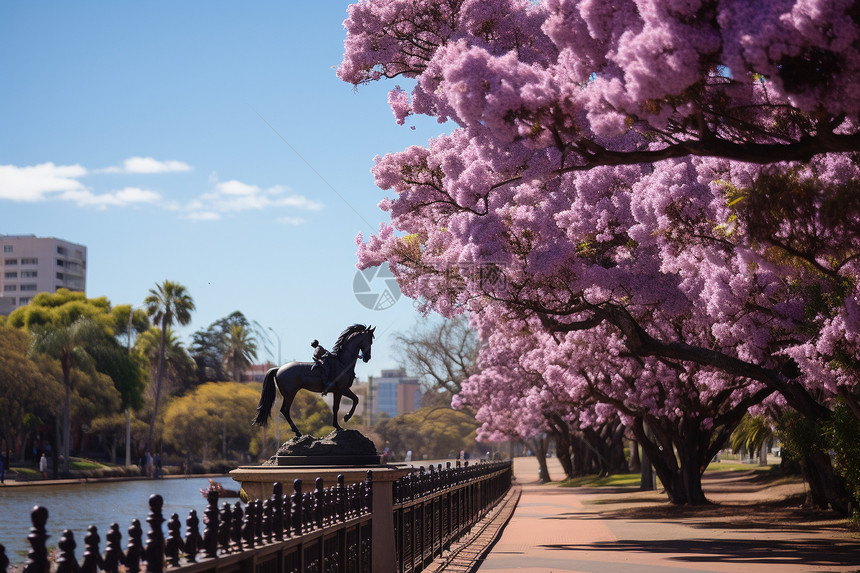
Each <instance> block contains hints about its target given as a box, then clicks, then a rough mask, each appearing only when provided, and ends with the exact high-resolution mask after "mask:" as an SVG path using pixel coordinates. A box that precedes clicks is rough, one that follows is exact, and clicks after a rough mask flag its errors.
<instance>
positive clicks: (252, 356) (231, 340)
mask: <svg viewBox="0 0 860 573" xmlns="http://www.w3.org/2000/svg"><path fill="white" fill-rule="evenodd" d="M256 359H257V340H256V339H255V338H254V335H253V334H251V332H250V331H249V330H248V329H247V328H245V327H244V326H242V325H241V324H231V325H230V331H229V332H228V333H227V351H226V352H225V353H224V361H225V362H226V363H227V364H228V365H229V367H230V370H231V372H232V374H233V380H235V381H236V382H241V380H240V377H241V373H242V369H243V368H246V367H247V366H248V365H250V364H251V362H252V361H253V360H256Z"/></svg>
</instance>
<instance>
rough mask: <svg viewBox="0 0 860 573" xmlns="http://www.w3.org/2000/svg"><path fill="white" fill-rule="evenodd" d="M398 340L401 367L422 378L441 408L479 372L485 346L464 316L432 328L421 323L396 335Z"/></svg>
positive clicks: (396, 342) (450, 319)
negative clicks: (482, 345)
mask: <svg viewBox="0 0 860 573" xmlns="http://www.w3.org/2000/svg"><path fill="white" fill-rule="evenodd" d="M394 340H395V345H396V350H397V354H398V357H399V359H400V361H401V363H403V364H404V365H405V367H406V370H407V371H408V372H410V373H412V374H414V375H417V376H419V377H420V378H421V381H422V382H423V384H424V385H425V386H426V387H427V388H428V389H429V390H430V392H429V395H431V396H433V397H434V398H435V399H438V401H439V402H440V404H439V405H450V404H451V398H452V397H453V396H454V395H455V394H457V393H458V392H460V385H461V384H462V383H463V381H464V380H465V379H466V378H468V377H469V376H471V375H472V374H474V373H475V372H476V370H477V369H476V364H475V363H476V361H477V359H478V350H479V348H480V346H481V342H480V339H479V338H478V335H477V333H476V332H475V331H474V330H472V329H471V328H470V327H469V320H468V318H467V317H466V316H464V315H457V316H454V317H452V318H449V319H445V320H442V321H439V322H437V323H436V324H432V325H422V323H419V325H417V326H416V328H415V329H413V330H412V331H411V332H408V333H403V334H398V335H396V336H395V337H394ZM446 403H447V404H446Z"/></svg>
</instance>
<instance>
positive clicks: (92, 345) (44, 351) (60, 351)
mask: <svg viewBox="0 0 860 573" xmlns="http://www.w3.org/2000/svg"><path fill="white" fill-rule="evenodd" d="M9 323H10V324H12V325H13V326H17V327H23V328H27V329H28V330H29V331H30V333H31V336H32V340H31V348H30V352H31V355H33V356H40V357H44V358H47V359H51V360H58V361H59V364H60V370H61V372H62V381H63V385H64V394H65V396H64V400H63V409H62V418H61V423H60V424H59V425H58V428H59V429H60V431H61V434H60V439H61V448H60V449H61V453H62V455H63V471H68V468H69V447H70V439H71V417H72V412H71V406H72V395H73V392H74V389H75V385H76V381H77V380H78V377H77V376H76V375H74V371H75V370H82V371H84V372H86V373H87V375H89V376H94V375H95V372H96V371H99V372H103V373H104V374H107V375H108V376H117V373H118V372H119V371H120V370H124V371H125V372H126V373H129V375H131V373H133V370H134V368H135V366H134V364H133V363H131V362H129V360H130V359H129V357H128V355H127V353H126V352H125V350H124V349H122V347H120V346H119V344H118V342H117V340H116V339H115V338H114V336H113V332H114V331H113V328H114V326H115V324H114V318H113V315H112V314H111V306H110V302H109V301H108V300H107V299H106V298H104V297H100V298H94V299H88V298H86V296H85V295H84V294H83V293H78V292H71V291H68V290H66V289H60V290H58V291H57V292H56V293H40V294H38V295H36V296H35V297H34V298H33V301H32V302H31V303H30V304H29V305H27V306H25V307H21V308H18V309H16V310H15V311H13V312H12V313H11V314H10V315H9ZM96 357H98V358H99V360H98V361H97V360H96ZM116 383H118V384H119V385H122V383H123V380H122V379H121V378H120V377H119V376H117V380H116Z"/></svg>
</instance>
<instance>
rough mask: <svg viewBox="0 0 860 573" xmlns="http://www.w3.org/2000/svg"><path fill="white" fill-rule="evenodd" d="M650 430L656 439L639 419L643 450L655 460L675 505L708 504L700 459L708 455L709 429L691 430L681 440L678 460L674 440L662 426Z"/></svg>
mask: <svg viewBox="0 0 860 573" xmlns="http://www.w3.org/2000/svg"><path fill="white" fill-rule="evenodd" d="M651 430H652V432H651V433H652V434H653V436H654V437H653V439H652V438H651V437H650V436H649V435H648V434H647V433H646V432H645V429H644V425H643V423H642V421H641V420H639V419H637V420H636V422H635V423H634V427H633V431H634V433H635V434H636V438H637V439H638V440H639V443H640V444H641V445H642V451H643V452H644V453H646V454H647V455H648V458H649V459H650V460H651V461H652V463H653V465H654V471H656V472H657V476H658V477H659V478H660V482H661V483H662V484H663V489H665V490H666V495H667V496H668V497H669V501H670V502H672V503H673V504H676V505H703V504H706V503H708V500H707V499H706V498H705V493H704V491H702V459H701V458H702V456H703V455H706V454H707V451H708V446H709V444H710V435H709V434H708V433H706V432H695V431H692V432H689V433H688V434H689V435H686V436H684V439H683V441H682V442H680V443H679V446H678V452H677V456H678V458H677V459H676V457H675V451H674V448H673V444H672V441H671V440H670V439H668V438H667V436H661V434H662V432H660V430H659V428H651ZM643 457H644V456H643ZM679 462H680V466H679ZM643 465H644V460H643Z"/></svg>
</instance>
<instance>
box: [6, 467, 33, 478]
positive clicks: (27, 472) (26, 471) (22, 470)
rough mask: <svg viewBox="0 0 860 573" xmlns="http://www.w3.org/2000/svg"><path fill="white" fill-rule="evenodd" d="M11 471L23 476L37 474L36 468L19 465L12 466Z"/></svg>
mask: <svg viewBox="0 0 860 573" xmlns="http://www.w3.org/2000/svg"><path fill="white" fill-rule="evenodd" d="M9 471H12V472H15V473H17V474H20V475H23V476H34V475H36V470H34V469H33V468H24V467H19V466H12V467H11V468H9Z"/></svg>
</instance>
